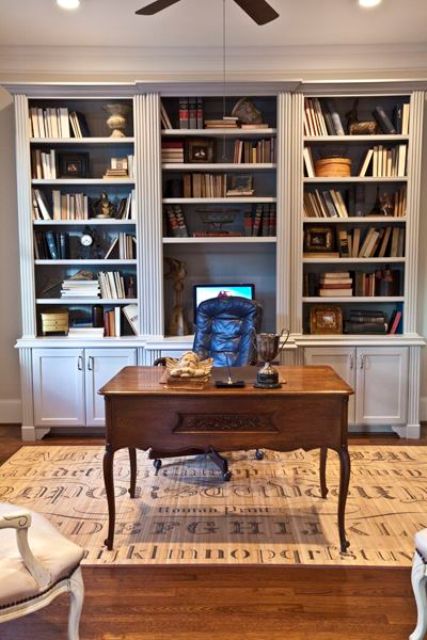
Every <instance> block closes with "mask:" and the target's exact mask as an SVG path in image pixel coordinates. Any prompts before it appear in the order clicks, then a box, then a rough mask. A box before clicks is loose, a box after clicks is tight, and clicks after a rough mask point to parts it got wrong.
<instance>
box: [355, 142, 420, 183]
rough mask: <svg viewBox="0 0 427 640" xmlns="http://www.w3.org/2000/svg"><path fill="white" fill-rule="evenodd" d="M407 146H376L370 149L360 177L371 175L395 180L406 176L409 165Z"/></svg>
mask: <svg viewBox="0 0 427 640" xmlns="http://www.w3.org/2000/svg"><path fill="white" fill-rule="evenodd" d="M407 151H408V148H407V146H406V144H399V145H397V146H396V147H393V148H391V149H390V148H386V147H384V146H383V145H381V144H380V145H376V146H375V147H373V148H372V149H368V151H367V152H366V155H365V158H364V160H363V163H362V166H361V168H360V171H359V176H360V177H364V176H367V175H371V176H373V177H374V178H394V177H402V178H403V177H405V176H406V164H407Z"/></svg>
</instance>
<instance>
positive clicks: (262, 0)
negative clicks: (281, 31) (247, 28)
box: [234, 0, 279, 24]
mask: <svg viewBox="0 0 427 640" xmlns="http://www.w3.org/2000/svg"><path fill="white" fill-rule="evenodd" d="M234 2H236V4H238V5H239V7H241V8H242V9H243V11H246V13H247V14H248V16H250V17H251V18H252V20H255V22H256V23H257V24H267V22H271V21H272V20H275V19H276V18H278V17H279V14H278V13H277V11H275V10H274V9H273V7H271V6H270V5H269V4H268V2H266V0H234Z"/></svg>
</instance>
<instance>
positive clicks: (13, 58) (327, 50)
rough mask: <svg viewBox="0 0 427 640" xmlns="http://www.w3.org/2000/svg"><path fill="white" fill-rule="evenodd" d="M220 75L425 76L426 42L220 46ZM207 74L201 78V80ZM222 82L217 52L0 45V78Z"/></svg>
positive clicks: (278, 77)
mask: <svg viewBox="0 0 427 640" xmlns="http://www.w3.org/2000/svg"><path fill="white" fill-rule="evenodd" d="M226 63H227V78H228V79H230V80H233V81H234V80H237V79H238V76H239V75H240V78H241V79H242V80H243V79H244V78H245V77H246V79H247V78H248V77H250V78H251V80H264V81H283V80H284V79H286V78H287V77H288V79H289V80H292V79H294V78H295V77H298V78H299V77H303V78H304V79H305V80H315V79H317V78H321V77H324V75H325V72H327V73H328V74H329V75H333V76H334V78H335V79H336V77H342V78H343V79H355V78H357V77H360V78H364V79H366V78H367V77H373V78H375V77H378V76H380V77H387V76H389V77H390V78H392V77H396V75H397V76H399V77H404V76H409V77H414V75H416V76H418V77H427V44H414V45H410V44H408V45H369V46H353V45H351V46H350V45H339V46H284V47H256V46H251V47H240V48H236V47H229V48H227V58H226ZM206 74H208V76H209V77H207V75H206ZM186 76H187V77H188V80H191V81H199V80H205V81H206V80H208V81H221V80H222V50H221V48H217V47H193V48H189V47H161V48H160V47H159V48H156V47H48V46H37V47H35V46H34V47H33V46H28V47H19V46H17V47H5V46H3V47H1V46H0V78H1V79H3V80H8V79H14V80H17V79H21V78H22V80H27V81H28V80H55V79H58V80H62V81H64V80H65V78H67V80H70V81H71V80H73V79H76V80H80V81H81V80H82V78H87V79H88V80H89V79H90V78H92V79H95V78H97V79H99V78H105V79H108V80H109V81H112V82H115V81H118V80H121V81H130V82H133V81H135V80H136V79H141V80H144V81H153V82H158V81H159V80H164V81H174V80H178V79H179V80H180V81H181V80H183V79H185V77H186Z"/></svg>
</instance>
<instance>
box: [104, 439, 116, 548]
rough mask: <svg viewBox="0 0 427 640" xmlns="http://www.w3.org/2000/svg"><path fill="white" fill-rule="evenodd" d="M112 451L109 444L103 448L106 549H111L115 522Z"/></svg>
mask: <svg viewBox="0 0 427 640" xmlns="http://www.w3.org/2000/svg"><path fill="white" fill-rule="evenodd" d="M113 462H114V451H113V449H112V447H111V445H110V444H107V445H106V447H105V453H104V484H105V492H106V494H107V503H108V537H107V538H106V540H105V544H106V545H107V549H109V550H111V549H112V548H113V541H114V524H115V520H116V507H115V501H114V475H113Z"/></svg>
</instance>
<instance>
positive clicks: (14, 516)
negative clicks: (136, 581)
mask: <svg viewBox="0 0 427 640" xmlns="http://www.w3.org/2000/svg"><path fill="white" fill-rule="evenodd" d="M82 557H83V549H82V548H81V547H79V546H77V545H76V544H74V543H73V542H70V541H69V540H67V539H66V538H64V536H63V535H62V534H60V533H59V531H57V530H56V529H55V527H54V526H53V525H51V524H50V522H48V521H47V520H46V518H44V517H43V516H41V515H40V514H37V513H34V512H33V511H28V510H26V509H22V508H20V507H16V506H14V505H10V504H6V503H0V623H1V622H5V621H6V620H12V619H14V618H19V617H21V616H24V615H27V614H28V613H32V612H33V611H37V609H41V608H42V607H45V606H46V605H48V604H49V603H50V602H52V600H54V598H56V596H58V595H59V594H60V593H64V592H69V593H70V597H71V602H70V613H69V617H68V640H79V621H80V614H81V610H82V604H83V594H84V589H83V580H82V575H81V569H80V561H81V559H82Z"/></svg>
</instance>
